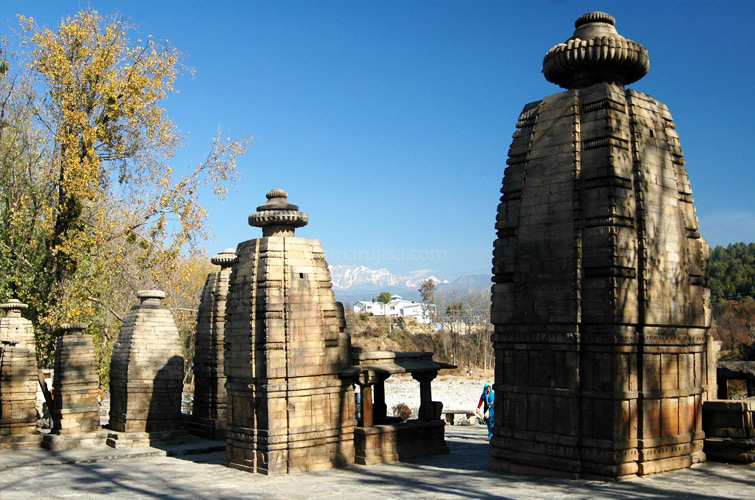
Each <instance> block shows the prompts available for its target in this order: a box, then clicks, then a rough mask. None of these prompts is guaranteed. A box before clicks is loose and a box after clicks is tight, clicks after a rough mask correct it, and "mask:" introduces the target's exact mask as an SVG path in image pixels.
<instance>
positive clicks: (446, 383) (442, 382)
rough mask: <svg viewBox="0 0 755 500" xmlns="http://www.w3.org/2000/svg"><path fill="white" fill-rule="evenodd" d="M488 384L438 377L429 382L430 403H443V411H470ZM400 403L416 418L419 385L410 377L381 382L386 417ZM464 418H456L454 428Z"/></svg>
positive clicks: (475, 379) (485, 381)
mask: <svg viewBox="0 0 755 500" xmlns="http://www.w3.org/2000/svg"><path fill="white" fill-rule="evenodd" d="M492 383H493V381H492V380H488V379H480V378H470V377H438V378H436V379H435V380H433V383H432V391H433V401H440V402H442V403H443V408H444V409H446V410H468V411H474V409H475V408H477V403H478V402H479V400H480V394H482V388H483V387H484V386H485V384H492ZM399 403H404V404H405V405H407V406H408V407H409V408H411V409H412V413H413V415H416V413H417V410H418V409H419V382H417V381H416V380H414V379H412V378H411V377H391V378H389V379H388V380H386V381H385V404H386V406H388V414H389V415H390V414H393V407H394V406H396V405H397V404H399ZM463 420H464V418H463V417H462V416H460V415H457V416H456V420H455V422H456V423H457V424H461V423H464V422H463Z"/></svg>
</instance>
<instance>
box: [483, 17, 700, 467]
mask: <svg viewBox="0 0 755 500" xmlns="http://www.w3.org/2000/svg"><path fill="white" fill-rule="evenodd" d="M614 24H615V21H614V19H613V17H611V16H610V15H608V14H605V13H602V12H591V13H588V14H585V15H584V16H582V17H580V18H579V19H578V20H577V21H576V23H575V26H576V31H575V32H574V35H573V36H572V37H571V38H570V39H569V40H567V41H566V42H565V43H561V44H558V45H556V46H555V47H553V48H552V49H551V50H550V51H548V53H547V54H546V56H545V59H544V62H543V73H544V75H545V78H546V79H548V80H549V81H551V82H553V83H556V84H558V85H560V86H561V87H563V88H565V89H567V90H566V91H564V92H561V93H558V94H554V95H551V96H548V97H546V98H544V99H543V100H541V101H537V102H533V103H531V104H527V105H526V106H525V107H524V110H523V111H522V113H521V115H520V116H519V120H518V122H517V124H516V131H515V132H514V140H513V142H512V144H511V149H510V150H509V158H508V161H507V165H508V166H507V168H506V170H505V174H504V178H503V188H502V189H501V192H502V193H503V197H502V198H501V204H500V205H499V207H498V216H497V221H496V230H497V239H496V241H495V245H494V252H493V274H494V277H493V281H494V285H493V307H492V322H493V323H494V326H495V333H494V335H493V341H494V347H495V354H496V372H495V387H494V388H495V391H496V402H497V403H498V404H497V406H498V407H497V408H496V411H495V429H494V437H493V440H492V447H491V463H490V467H491V469H493V470H498V471H533V472H537V471H545V470H547V471H549V472H553V471H559V472H561V473H563V474H565V475H567V476H572V477H578V476H588V475H596V476H607V477H609V478H621V477H630V476H634V475H644V474H650V473H655V472H662V471H666V470H671V469H678V468H683V467H687V466H689V465H690V464H692V463H694V462H698V461H701V460H704V458H705V456H704V454H703V452H702V444H703V433H702V431H701V405H702V400H703V399H704V398H705V397H706V395H705V394H706V391H707V390H708V389H707V386H706V378H705V376H704V375H705V373H706V371H707V370H708V364H709V359H708V356H706V353H707V349H706V347H707V345H708V343H709V342H710V340H709V339H710V337H709V336H708V326H709V323H710V308H709V292H708V290H707V289H706V287H705V285H706V277H705V276H706V262H707V252H708V247H707V244H706V242H705V241H704V240H703V239H702V238H701V237H700V234H699V233H698V223H697V217H696V215H695V209H694V207H693V204H692V203H693V200H692V191H691V189H690V183H689V179H688V177H687V170H686V169H685V167H684V159H683V157H682V150H681V147H680V145H679V138H678V136H677V133H676V130H675V126H674V122H673V120H672V118H671V115H670V114H669V111H668V109H667V108H666V106H665V105H664V104H662V103H661V102H658V101H656V100H655V99H653V98H652V97H650V96H649V95H646V94H643V93H641V92H637V91H635V90H630V89H627V88H625V86H626V85H628V84H631V83H633V82H635V81H637V80H639V79H640V78H642V77H643V76H644V75H645V74H646V73H647V71H648V69H649V59H648V53H647V50H645V48H644V47H643V46H642V45H640V44H639V43H637V42H633V41H631V40H627V39H626V38H624V37H623V36H621V35H619V34H618V33H617V31H616V29H615V27H614Z"/></svg>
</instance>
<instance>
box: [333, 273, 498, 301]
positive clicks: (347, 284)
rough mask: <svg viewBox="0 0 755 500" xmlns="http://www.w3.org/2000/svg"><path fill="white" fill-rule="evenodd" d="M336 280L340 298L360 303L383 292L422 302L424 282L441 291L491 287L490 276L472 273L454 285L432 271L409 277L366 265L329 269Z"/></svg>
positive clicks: (336, 289) (334, 280) (337, 292)
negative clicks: (421, 287)
mask: <svg viewBox="0 0 755 500" xmlns="http://www.w3.org/2000/svg"><path fill="white" fill-rule="evenodd" d="M328 268H329V269H330V278H331V280H332V281H333V291H334V292H335V294H336V299H338V300H340V301H341V302H344V303H354V302H356V301H359V300H372V299H373V298H375V297H377V295H378V294H379V293H380V292H390V293H392V294H396V295H401V296H402V297H403V298H405V299H407V300H416V301H420V300H422V298H421V297H420V293H419V287H420V286H421V285H422V282H423V281H425V280H427V279H431V280H433V281H434V282H435V285H436V291H437V292H440V293H442V292H448V291H451V290H457V291H460V292H462V293H463V292H465V291H467V290H469V289H470V288H490V284H491V283H490V275H485V274H469V275H464V276H460V277H459V278H457V279H456V280H454V281H452V282H450V283H449V282H448V280H440V279H438V278H436V277H435V276H432V275H431V274H430V271H429V270H419V271H414V272H412V273H411V274H410V275H408V276H403V275H399V274H393V273H392V272H390V271H389V270H388V269H385V268H381V269H370V268H369V267H366V266H344V265H335V266H328Z"/></svg>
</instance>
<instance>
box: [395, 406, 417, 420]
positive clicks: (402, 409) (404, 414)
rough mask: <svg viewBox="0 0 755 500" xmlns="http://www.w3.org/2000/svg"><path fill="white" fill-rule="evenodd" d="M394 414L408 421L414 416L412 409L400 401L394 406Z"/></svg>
mask: <svg viewBox="0 0 755 500" xmlns="http://www.w3.org/2000/svg"><path fill="white" fill-rule="evenodd" d="M393 414H394V415H395V416H397V417H401V420H403V421H404V422H406V421H407V420H409V418H411V416H412V410H411V408H409V407H408V406H407V405H405V404H404V403H399V404H397V405H396V406H394V407H393Z"/></svg>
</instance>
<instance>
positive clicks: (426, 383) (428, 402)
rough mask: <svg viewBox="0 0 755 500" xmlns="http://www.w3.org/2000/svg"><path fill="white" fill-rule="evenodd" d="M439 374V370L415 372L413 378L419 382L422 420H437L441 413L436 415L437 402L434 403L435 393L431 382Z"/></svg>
mask: <svg viewBox="0 0 755 500" xmlns="http://www.w3.org/2000/svg"><path fill="white" fill-rule="evenodd" d="M436 375H438V372H437V371H432V372H414V373H412V378H413V379H414V380H416V381H417V382H419V400H420V403H419V412H418V415H417V416H418V417H419V419H420V420H422V421H425V422H427V421H429V420H435V419H437V418H440V415H437V416H436V415H435V413H436V411H435V404H434V403H433V393H432V386H431V383H432V381H433V379H434V378H435V377H436Z"/></svg>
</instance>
